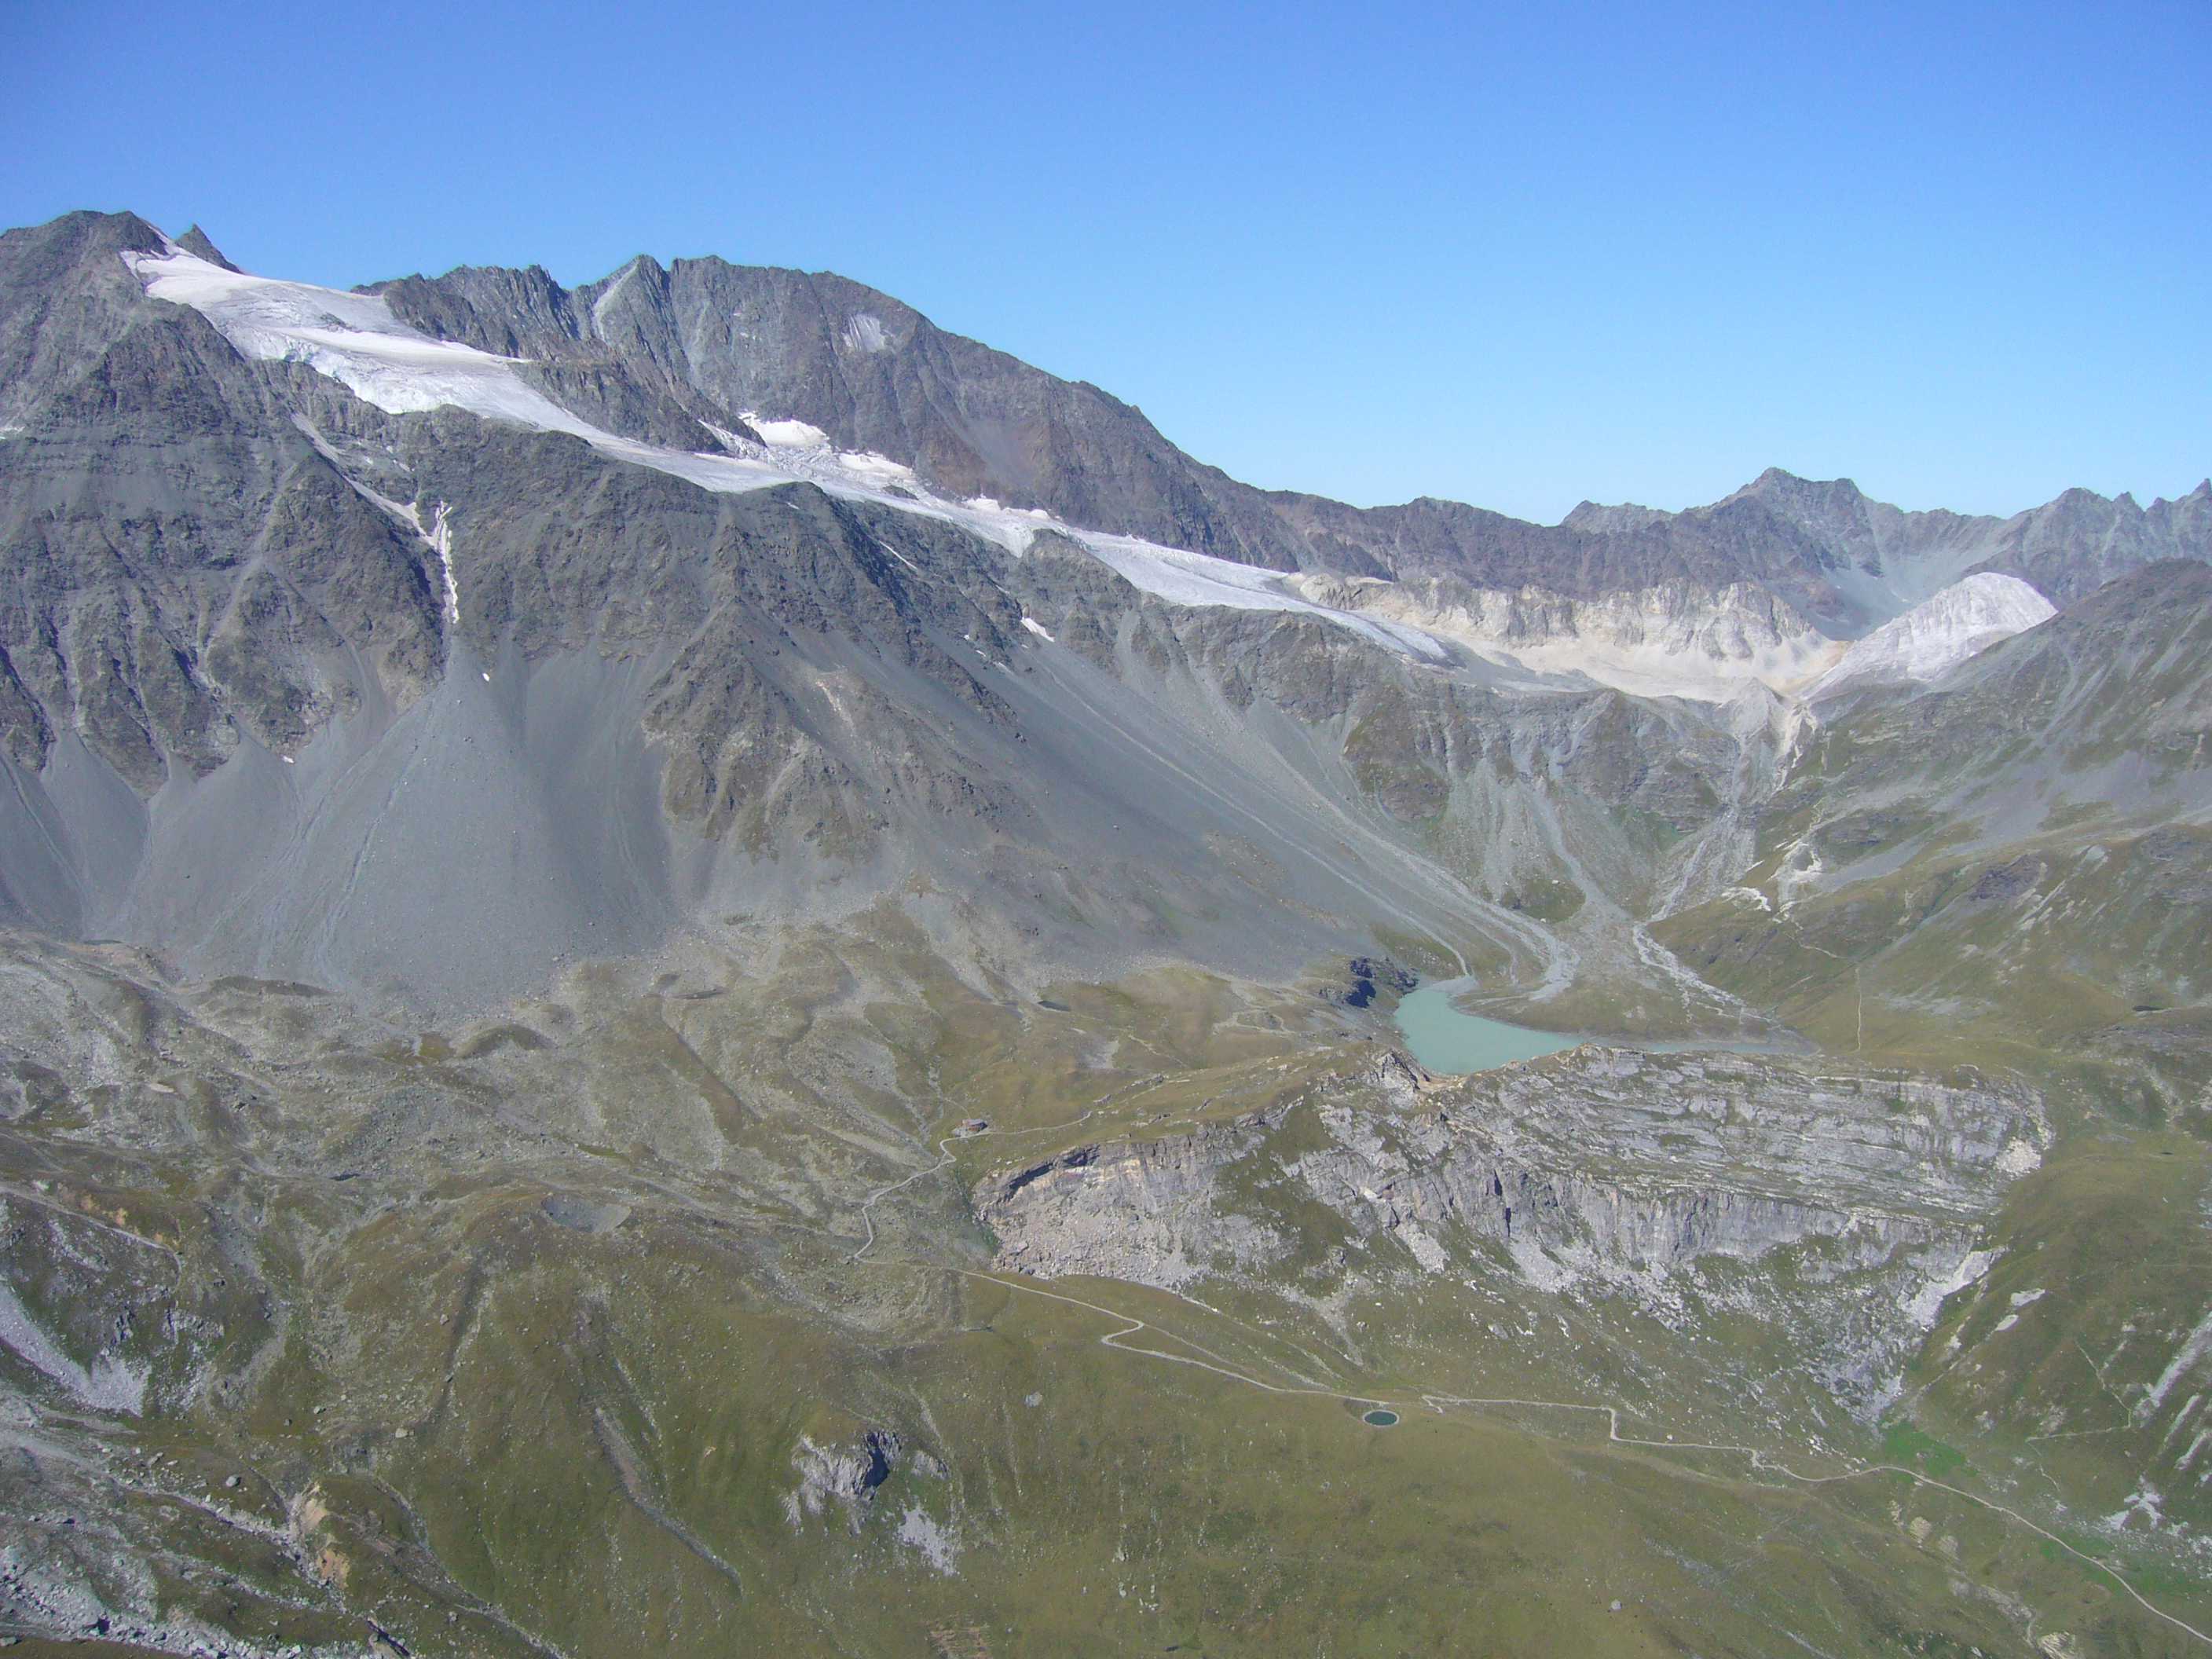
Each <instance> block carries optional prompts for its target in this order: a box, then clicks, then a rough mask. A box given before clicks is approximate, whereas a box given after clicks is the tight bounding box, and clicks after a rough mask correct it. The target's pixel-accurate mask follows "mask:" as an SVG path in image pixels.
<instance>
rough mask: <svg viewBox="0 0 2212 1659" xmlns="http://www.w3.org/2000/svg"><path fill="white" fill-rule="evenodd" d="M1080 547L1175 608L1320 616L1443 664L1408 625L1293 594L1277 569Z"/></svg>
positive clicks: (1088, 541)
mask: <svg viewBox="0 0 2212 1659" xmlns="http://www.w3.org/2000/svg"><path fill="white" fill-rule="evenodd" d="M1073 533H1075V534H1076V535H1077V537H1078V538H1079V540H1080V541H1081V542H1082V543H1083V544H1084V545H1085V547H1087V548H1089V549H1090V550H1091V552H1092V553H1094V554H1096V555H1097V556H1098V557H1099V558H1100V559H1102V560H1103V561H1104V562H1106V563H1108V564H1109V565H1111V566H1113V568H1115V570H1117V571H1119V572H1120V573H1121V576H1122V577H1123V578H1124V579H1125V580H1127V582H1128V583H1129V584H1130V586H1133V587H1137V588H1141V589H1142V590H1143V591H1144V592H1147V593H1150V594H1152V595H1153V596H1154V597H1156V598H1158V599H1166V600H1167V601H1169V602H1170V604H1173V605H1218V606H1222V607H1225V608H1226V609H1230V610H1235V611H1290V612H1291V613H1293V614H1296V615H1302V616H1310V617H1322V618H1324V619H1326V620H1328V621H1329V622H1333V623H1337V624H1338V625H1339V626H1340V627H1343V628H1348V629H1352V632H1354V633H1355V634H1364V635H1366V636H1367V637H1368V638H1369V639H1370V640H1373V641H1375V642H1376V644H1378V645H1383V646H1387V647H1389V648H1390V649H1391V650H1393V651H1395V652H1397V653H1400V654H1401V655H1404V656H1415V657H1425V658H1427V659H1430V660H1431V661H1432V662H1440V661H1443V659H1444V658H1445V652H1444V648H1443V647H1442V646H1440V645H1438V644H1437V642H1436V641H1435V640H1433V639H1431V637H1430V636H1429V635H1426V634H1425V633H1423V632H1422V631H1421V630H1420V629H1418V628H1415V627H1413V626H1412V625H1411V624H1409V623H1401V622H1395V621H1392V620H1390V619H1389V618H1386V617H1370V616H1368V615H1366V614H1364V612H1360V611H1341V610H1339V609H1337V608H1335V607H1334V606H1333V605H1322V604H1319V603H1316V601H1314V600H1312V599H1307V598H1305V597H1304V595H1303V594H1300V593H1297V592H1294V591H1293V590H1292V586H1291V579H1290V578H1287V577H1285V575H1284V574H1283V573H1282V572H1281V571H1279V570H1267V569H1263V568H1261V567H1259V566H1257V565H1249V564H1237V563H1236V562H1233V561H1232V560H1229V559H1217V558H1213V557H1212V556H1209V555H1207V554H1204V553H1189V552H1185V551H1184V550H1182V549H1180V548H1173V547H1162V546H1160V545H1159V544H1158V543H1156V542H1147V541H1142V540H1139V538H1136V537H1134V536H1102V535H1092V534H1087V533H1084V532H1073Z"/></svg>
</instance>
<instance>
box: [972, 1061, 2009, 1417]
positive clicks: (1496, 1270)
mask: <svg viewBox="0 0 2212 1659" xmlns="http://www.w3.org/2000/svg"><path fill="white" fill-rule="evenodd" d="M2047 1135H2048V1131H2047V1128H2046V1127H2045V1123H2044V1121H2043V1117H2042V1114H2041V1109H2040V1104H2039V1101H2038V1100H2037V1099H2036V1098H2035V1097H2033V1095H2032V1094H2031V1093H2029V1092H2028V1091H2025V1090H2022V1089H2018V1088H2013V1087H2004V1086H1999V1085H1965V1084H1954V1083H1942V1082H1937V1081H1934V1080H1931V1079H1924V1078H1917V1077H1911V1076H1907V1075H1903V1074H1899V1073H1871V1072H1869V1073H1859V1072H1853V1071H1850V1070H1848V1069H1844V1068H1839V1067H1837V1066H1833V1065H1831V1064H1823V1065H1820V1066H1814V1065H1813V1064H1811V1063H1808V1062H1800V1061H1796V1060H1778V1059H1775V1058H1771V1057H1766V1056H1753V1055H1743V1054H1644V1053H1638V1052H1634V1051H1629V1050H1622V1049H1607V1048H1580V1049H1576V1050H1573V1051H1571V1052H1569V1053H1566V1054H1559V1055H1555V1056H1552V1057H1549V1058H1547V1059H1546V1060H1541V1061H1535V1062H1531V1063H1528V1064H1523V1065H1515V1066H1504V1067H1500V1068H1499V1069H1498V1070H1496V1071H1493V1072H1488V1073H1481V1074H1479V1075H1477V1076H1475V1077H1472V1078H1468V1079H1458V1080H1454V1081H1449V1082H1443V1081H1438V1080H1436V1079H1429V1078H1427V1077H1425V1075H1424V1074H1422V1073H1419V1070H1418V1068H1415V1067H1413V1066H1410V1065H1409V1064H1408V1063H1407V1062H1405V1061H1403V1060H1398V1059H1396V1057H1395V1056H1393V1057H1392V1058H1391V1059H1390V1060H1388V1061H1385V1062H1383V1063H1382V1064H1379V1065H1377V1066H1375V1067H1373V1068H1371V1069H1370V1070H1369V1071H1367V1072H1366V1073H1362V1074H1358V1075H1356V1076H1351V1077H1345V1078H1340V1079H1335V1080H1333V1081H1330V1082H1328V1083H1324V1084H1322V1085H1316V1087H1314V1088H1313V1089H1311V1090H1310V1091H1308V1092H1307V1093H1306V1094H1304V1096H1301V1097H1297V1098H1295V1099H1293V1100H1291V1101H1289V1102H1286V1103H1285V1104H1284V1105H1283V1106H1282V1107H1280V1108H1279V1109H1273V1110H1271V1111H1269V1112H1267V1113H1261V1114H1255V1115H1250V1116H1248V1117H1245V1118H1242V1119H1239V1120H1237V1121H1235V1122H1232V1123H1227V1124H1223V1125H1218V1126H1210V1127H1205V1128H1202V1129H1200V1130H1197V1131H1195V1132H1193V1133H1188V1134H1183V1135H1178V1136H1172V1137H1169V1138H1166V1139H1160V1140H1157V1141H1147V1142H1142V1143H1136V1142H1121V1143H1118V1144H1103V1145H1094V1146H1082V1147H1078V1148H1075V1149H1073V1150H1072V1151H1069V1152H1064V1153H1062V1154H1060V1156H1059V1157H1057V1158H1053V1159H1051V1160H1048V1161H1047V1162H1045V1163H1042V1164H1034V1165H1030V1166H1029V1167H1026V1168H1024V1169H1020V1170H1009V1171H1004V1172H1000V1173H998V1174H995V1175H994V1176H991V1177H989V1178H988V1179H987V1180H986V1181H984V1182H982V1183H981V1185H980V1186H979V1187H978V1188H976V1190H975V1195H974V1205H975V1212H976V1214H977V1216H978V1218H980V1219H981V1221H982V1222H983V1223H984V1224H985V1225H987V1226H988V1227H989V1228H990V1229H991V1231H992V1232H993V1234H994V1236H995V1237H996V1238H997V1239H998V1241H999V1247H1000V1248H999V1253H998V1264H999V1265H1000V1267H1003V1268H1007V1269H1011V1270H1014V1271H1018V1272H1022V1273H1032V1274H1036V1275H1037V1276H1039V1277H1045V1278H1051V1277H1058V1276H1061V1275H1066V1274H1097V1275H1101V1276H1104V1277H1109V1278H1116V1279H1128V1280H1131V1281H1133V1282H1136V1283H1139V1284H1146V1285H1157V1286H1160V1287H1162V1288H1166V1289H1180V1288H1182V1287H1183V1286H1186V1285H1190V1284H1192V1283H1194V1282H1195V1281H1197V1280H1199V1279H1204V1278H1206V1277H1209V1276H1218V1277H1225V1278H1229V1279H1236V1280H1239V1281H1242V1282H1245V1283H1251V1284H1259V1285H1267V1284H1270V1283H1277V1284H1279V1283H1285V1282H1288V1281H1290V1280H1291V1279H1294V1278H1295V1277H1297V1275H1298V1274H1299V1273H1302V1272H1304V1267H1303V1266H1302V1264H1304V1263H1308V1262H1310V1261H1313V1260H1315V1259H1316V1258H1318V1257H1320V1256H1321V1255H1322V1254H1323V1253H1324V1252H1325V1251H1327V1250H1328V1249H1332V1248H1334V1249H1338V1250H1341V1249H1343V1248H1344V1247H1345V1246H1346V1245H1347V1244H1349V1245H1351V1246H1353V1247H1355V1248H1366V1247H1371V1246H1373V1245H1374V1244H1375V1243H1377V1242H1388V1241H1395V1242H1396V1243H1399V1244H1400V1245H1401V1246H1402V1247H1403V1248H1404V1249H1405V1250H1406V1251H1407V1252H1408V1253H1409V1254H1410V1255H1411V1257H1412V1259H1413V1262H1414V1263H1415V1264H1417V1265H1418V1267H1419V1268H1420V1269H1421V1270H1423V1271H1425V1272H1431V1273H1444V1272H1453V1273H1462V1274H1464V1273H1466V1272H1468V1271H1469V1270H1472V1271H1474V1272H1476V1273H1492V1274H1500V1273H1502V1274H1504V1275H1507V1276H1509V1277H1510V1278H1511V1279H1516V1280H1518V1281H1521V1282H1522V1283H1523V1285H1524V1286H1533V1287H1534V1288H1535V1289H1536V1290H1538V1291H1550V1292H1577V1293H1588V1294H1613V1293H1619V1294H1625V1295H1627V1296H1629V1297H1632V1298H1633V1299H1635V1300H1636V1301H1638V1302H1639V1303H1641V1304H1644V1305H1647V1306H1649V1307H1650V1308H1652V1309H1654V1310H1658V1311H1665V1310H1669V1309H1672V1308H1674V1307H1675V1306H1677V1305H1679V1303H1680V1296H1681V1293H1682V1291H1683V1288H1684V1285H1685V1284H1686V1283H1687V1282H1690V1281H1692V1280H1693V1279H1695V1276H1696V1275H1697V1274H1698V1273H1699V1271H1700V1269H1701V1268H1702V1267H1705V1266H1706V1265H1708V1264H1711V1263H1712V1262H1715V1261H1717V1260H1720V1259H1728V1260H1730V1261H1736V1262H1757V1261H1762V1260H1764V1259H1765V1258H1768V1257H1770V1256H1772V1255H1774V1254H1775V1253H1777V1252H1782V1251H1794V1252H1796V1260H1795V1261H1794V1262H1793V1263H1792V1267H1793V1269H1794V1272H1793V1273H1792V1274H1790V1275H1786V1276H1785V1277H1789V1278H1790V1279H1793V1281H1794V1283H1795V1284H1796V1286H1797V1290H1796V1291H1790V1290H1780V1291H1775V1292H1774V1295H1775V1296H1777V1297H1780V1298H1783V1299H1785V1300H1786V1299H1787V1298H1788V1297H1790V1296H1791V1295H1793V1294H1798V1293H1801V1292H1802V1293H1804V1294H1810V1295H1812V1296H1814V1297H1816V1298H1817V1297H1818V1296H1819V1295H1820V1285H1823V1284H1824V1283H1826V1282H1829V1281H1834V1280H1837V1279H1841V1278H1842V1277H1844V1276H1846V1275H1860V1276H1862V1277H1864V1276H1867V1275H1872V1279H1870V1280H1869V1283H1870V1284H1873V1285H1879V1287H1880V1290H1881V1297H1876V1298H1875V1304H1874V1306H1873V1311H1872V1312H1871V1313H1870V1314H1869V1313H1866V1311H1865V1306H1864V1304H1861V1303H1859V1302H1858V1300H1857V1298H1852V1301H1853V1308H1852V1312H1851V1316H1852V1317H1853V1318H1858V1319H1859V1320H1860V1322H1861V1323H1863V1324H1864V1325H1865V1326H1866V1328H1865V1329H1864V1330H1863V1331H1859V1332H1857V1333H1856V1334H1852V1335H1851V1346H1853V1350H1854V1351H1853V1352H1851V1353H1850V1354H1849V1355H1839V1357H1838V1364H1836V1365H1835V1366H1834V1368H1833V1369H1834V1370H1835V1372H1836V1374H1837V1376H1838V1378H1839V1379H1840V1378H1842V1377H1844V1376H1854V1377H1857V1376H1862V1375H1863V1372H1864V1371H1865V1370H1866V1364H1865V1361H1866V1359H1867V1358H1868V1356H1869V1353H1872V1352H1880V1353H1882V1354H1891V1353H1893V1352H1894V1351H1895V1350H1896V1349H1897V1347H1898V1346H1899V1343H1901V1342H1903V1341H1905V1340H1910V1339H1911V1337H1912V1336H1914V1335H1915V1334H1917V1331H1918V1330H1919V1329H1921V1328H1924V1326H1925V1324H1926V1322H1927V1320H1928V1317H1929V1316H1932V1314H1933V1312H1934V1310H1935V1305H1936V1303H1937V1302H1939V1301H1940V1300H1941V1297H1940V1294H1939V1295H1937V1296H1936V1297H1932V1298H1930V1297H1929V1296H1928V1295H1927V1291H1928V1290H1929V1287H1930V1286H1931V1285H1944V1284H1946V1282H1947V1281H1956V1280H1957V1279H1958V1277H1959V1275H1960V1272H1961V1269H1962V1267H1963V1266H1965V1265H1966V1264H1967V1263H1968V1262H1969V1261H1970V1258H1972V1256H1973V1254H1974V1249H1975V1245H1976V1242H1977V1239H1978V1223H1979V1222H1980V1220H1981V1219H1982V1218H1984V1217H1985V1216H1986V1215H1988V1214H1989V1213H1990V1212H1992V1211H1993V1210H1994V1208H1995V1207H1996V1203H1997V1200H1998V1199H1999V1197H2000V1196H2001V1194H2002V1191H2003V1188H2005V1187H2006V1185H2007V1184H2008V1182H2010V1181H2011V1180H2012V1179H2013V1178H2015V1176H2018V1175H2020V1174H2021V1173H2023V1172H2025V1171H2026V1170H2029V1169H2032V1168H2033V1167H2034V1166H2035V1164H2036V1162H2037V1161H2038V1159H2039V1147H2040V1146H2042V1144H2043V1143H2044V1142H2045V1139H2047ZM1286 1190H1288V1191H1291V1192H1293V1193H1295V1194H1297V1196H1299V1197H1300V1198H1302V1199H1304V1200H1311V1201H1312V1202H1315V1203H1317V1204H1318V1205H1319V1206H1321V1214H1322V1216H1324V1217H1326V1218H1327V1219H1326V1220H1309V1222H1308V1224H1307V1226H1306V1229H1305V1236H1300V1234H1299V1233H1298V1232H1297V1231H1293V1230H1292V1229H1291V1228H1290V1227H1288V1226H1286V1225H1285V1219H1284V1218H1285V1216H1289V1215H1295V1214H1297V1213H1299V1210H1298V1207H1297V1206H1294V1205H1291V1204H1289V1203H1286V1202H1270V1201H1267V1200H1266V1198H1265V1195H1267V1194H1271V1193H1273V1194H1282V1193H1284V1192H1285V1191H1286ZM1324 1235H1325V1236H1324ZM1949 1287H1951V1288H1955V1282H1954V1283H1952V1284H1951V1285H1949ZM1866 1288H1867V1286H1865V1285H1862V1286H1861V1289H1862V1291H1863V1290H1864V1289H1866ZM1884 1298H1886V1303H1885V1301H1884ZM1781 1311H1784V1310H1780V1309H1779V1308H1778V1312H1781ZM1838 1320H1839V1325H1838V1339H1839V1340H1842V1338H1843V1336H1844V1334H1845V1333H1844V1330H1843V1326H1844V1324H1848V1323H1849V1321H1848V1320H1845V1319H1844V1317H1843V1310H1841V1309H1840V1308H1839V1310H1838Z"/></svg>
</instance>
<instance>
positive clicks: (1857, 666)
mask: <svg viewBox="0 0 2212 1659" xmlns="http://www.w3.org/2000/svg"><path fill="white" fill-rule="evenodd" d="M2055 615H2057V610H2056V608H2055V607H2054V606H2053V605H2051V601H2050V600H2048V599H2045V598H2044V597H2043V595H2042V594H2040V593H2039V592H2036V590H2035V589H2034V588H2033V586H2030V585H2029V584H2027V582H2024V581H2022V580H2021V579H2020V578H2019V577H2017V576H2005V575H2000V574H1997V573H1996V571H1994V570H1984V571H1982V572H1980V573H1978V574H1975V575H1972V576H1969V577H1967V578H1966V580H1963V581H1957V582H1954V583H1952V584H1951V586H1948V587H1946V588H1944V589H1942V591H1941V592H1937V593H1936V594H1934V595H1933V596H1931V597H1930V598H1929V599H1923V600H1922V601H1921V602H1920V603H1919V604H1918V605H1915V606H1913V607H1912V609H1911V610H1910V611H1906V612H1905V614H1904V615H1903V616H1901V617H1895V618H1893V620H1891V621H1889V622H1887V623H1883V624H1882V625H1881V627H1880V628H1877V629H1875V630H1874V632H1873V633H1871V634H1869V635H1867V636H1866V637H1865V638H1864V639H1863V640H1860V641H1857V643H1855V644H1854V645H1853V646H1852V647H1851V648H1850V650H1848V651H1846V652H1845V653H1844V654H1843V657H1842V659H1840V660H1838V663H1837V664H1836V665H1835V666H1834V667H1833V668H1832V669H1830V670H1829V671H1827V673H1826V674H1825V675H1823V676H1822V677H1821V678H1820V683H1819V684H1817V685H1816V686H1814V688H1813V690H1812V693H1811V696H1812V699H1813V701H1814V702H1824V701H1826V699H1828V698H1831V697H1833V696H1836V695H1837V694H1838V693H1839V692H1841V691H1844V690H1857V689H1859V688H1861V687H1864V686H1869V685H1882V684H1905V683H1917V684H1926V683H1928V682H1929V681H1930V680H1934V679H1936V678H1940V677H1941V676H1942V675H1943V674H1944V673H1945V672H1946V671H1948V670H1950V669H1952V668H1954V667H1956V666H1957V665H1959V664H1960V663H1962V662H1964V661H1966V659H1967V658H1969V657H1972V656H1977V655H1978V654H1979V653H1982V652H1984V651H1986V650H1987V649H1989V647H1991V646H1993V645H1995V644H1996V642H1997V641H2000V640H2007V639H2010V638H2011V637H2012V636H2013V635H2015V634H2020V633H2025V632H2026V631H2027V629H2031V628H2033V627H2035V626H2036V625H2037V624H2038V623H2044V622H2047V621H2049V620H2050V618H2051V617H2053V616H2055Z"/></svg>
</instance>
